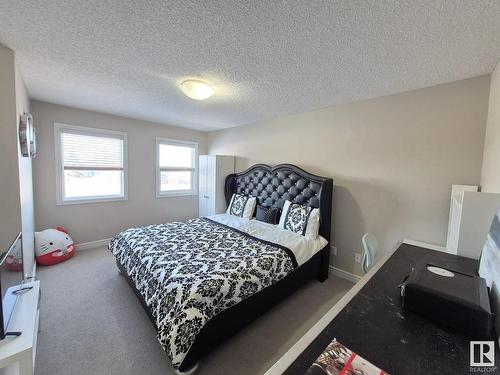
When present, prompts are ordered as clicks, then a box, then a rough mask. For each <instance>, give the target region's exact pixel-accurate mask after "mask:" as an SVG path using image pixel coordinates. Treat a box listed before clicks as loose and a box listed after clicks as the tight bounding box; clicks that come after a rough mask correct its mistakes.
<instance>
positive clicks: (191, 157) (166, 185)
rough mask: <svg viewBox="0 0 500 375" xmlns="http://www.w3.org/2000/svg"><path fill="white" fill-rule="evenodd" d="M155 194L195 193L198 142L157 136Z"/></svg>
mask: <svg viewBox="0 0 500 375" xmlns="http://www.w3.org/2000/svg"><path fill="white" fill-rule="evenodd" d="M156 147H157V194H158V195H159V196H172V195H190V194H196V186H197V183H196V182H197V178H198V174H197V173H198V171H197V159H198V144H197V143H195V142H185V141H176V140H171V139H164V138H157V145H156Z"/></svg>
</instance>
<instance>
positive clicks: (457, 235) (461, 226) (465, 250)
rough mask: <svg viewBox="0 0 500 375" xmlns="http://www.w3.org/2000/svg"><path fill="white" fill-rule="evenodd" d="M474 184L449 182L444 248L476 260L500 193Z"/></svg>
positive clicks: (499, 198) (496, 207) (498, 203)
mask: <svg viewBox="0 0 500 375" xmlns="http://www.w3.org/2000/svg"><path fill="white" fill-rule="evenodd" d="M478 190H479V186H476V185H452V188H451V200H450V219H449V223H448V239H447V243H446V248H447V250H448V252H449V253H452V254H457V255H461V256H464V257H467V258H473V259H478V258H479V256H480V255H481V249H482V248H483V245H484V242H485V241H486V238H487V236H488V231H489V229H490V226H491V221H492V220H493V216H494V215H495V212H496V211H497V209H498V208H499V207H500V194H497V193H483V192H480V191H478Z"/></svg>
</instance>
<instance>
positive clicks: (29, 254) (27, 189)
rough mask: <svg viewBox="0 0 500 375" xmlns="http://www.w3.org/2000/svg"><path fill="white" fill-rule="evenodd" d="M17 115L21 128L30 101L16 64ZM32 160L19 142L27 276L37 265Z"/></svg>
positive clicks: (21, 202)
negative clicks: (23, 115) (24, 153)
mask: <svg viewBox="0 0 500 375" xmlns="http://www.w3.org/2000/svg"><path fill="white" fill-rule="evenodd" d="M15 73H16V116H17V126H18V128H19V119H20V115H21V114H23V113H29V111H30V101H29V98H28V94H27V92H26V87H25V85H24V81H23V78H22V76H21V73H20V72H19V69H18V68H17V66H16V72H15ZM32 160H33V159H31V158H29V157H23V156H22V155H21V151H20V146H19V142H18V162H19V188H20V189H19V195H20V196H19V198H20V204H21V228H22V232H23V260H24V264H25V267H24V271H25V273H26V276H30V275H32V274H33V271H34V270H33V266H34V265H35V214H34V202H33V172H32Z"/></svg>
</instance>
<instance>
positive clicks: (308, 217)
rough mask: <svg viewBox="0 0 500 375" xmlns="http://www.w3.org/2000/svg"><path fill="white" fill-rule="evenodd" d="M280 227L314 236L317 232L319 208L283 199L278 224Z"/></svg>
mask: <svg viewBox="0 0 500 375" xmlns="http://www.w3.org/2000/svg"><path fill="white" fill-rule="evenodd" d="M278 226H279V227H280V228H283V229H287V230H289V231H291V232H295V233H298V234H301V235H303V236H306V237H310V238H316V237H317V236H318V233H319V209H317V208H312V207H309V206H306V205H304V204H298V203H292V202H290V201H288V200H287V201H285V204H284V205H283V212H282V214H281V217H280V222H279V224H278Z"/></svg>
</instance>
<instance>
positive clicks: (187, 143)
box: [156, 137, 199, 198]
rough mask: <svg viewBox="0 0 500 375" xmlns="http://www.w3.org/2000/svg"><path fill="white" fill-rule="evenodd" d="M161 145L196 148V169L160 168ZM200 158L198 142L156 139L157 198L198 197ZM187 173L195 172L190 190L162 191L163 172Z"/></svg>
mask: <svg viewBox="0 0 500 375" xmlns="http://www.w3.org/2000/svg"><path fill="white" fill-rule="evenodd" d="M160 144H165V145H171V146H184V147H186V146H189V147H192V148H194V168H173V167H170V168H160ZM198 159H199V157H198V142H194V141H182V140H178V139H171V138H163V137H156V197H157V198H168V197H185V196H193V195H198V173H199V168H198V164H199V160H198ZM165 170H167V171H176V170H177V171H187V170H190V171H192V172H193V181H192V182H193V183H192V186H191V189H190V190H170V191H161V178H160V173H161V171H165Z"/></svg>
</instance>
